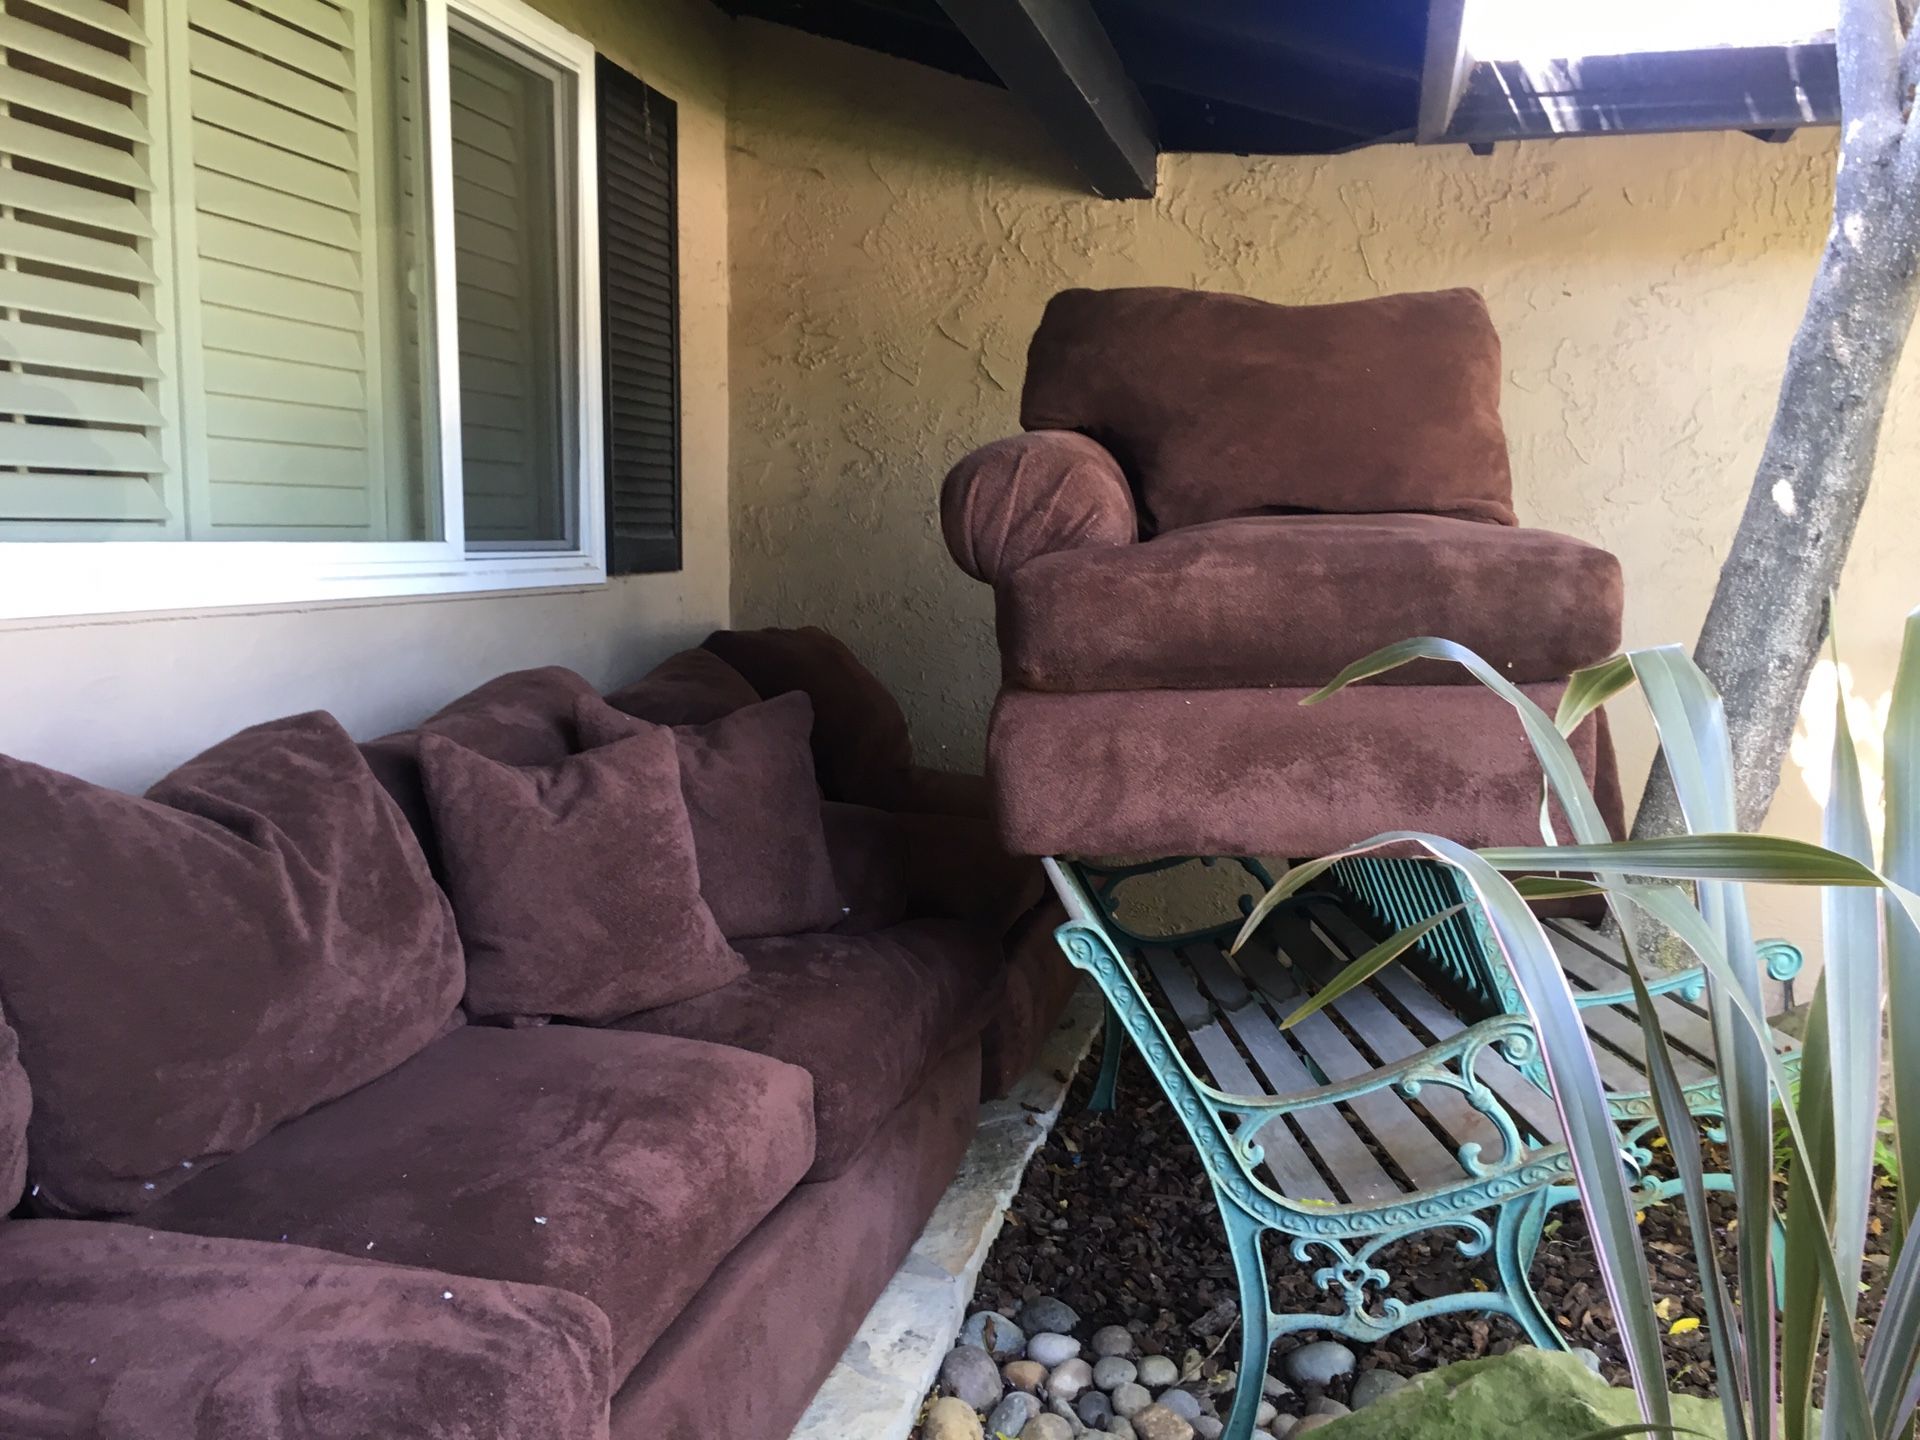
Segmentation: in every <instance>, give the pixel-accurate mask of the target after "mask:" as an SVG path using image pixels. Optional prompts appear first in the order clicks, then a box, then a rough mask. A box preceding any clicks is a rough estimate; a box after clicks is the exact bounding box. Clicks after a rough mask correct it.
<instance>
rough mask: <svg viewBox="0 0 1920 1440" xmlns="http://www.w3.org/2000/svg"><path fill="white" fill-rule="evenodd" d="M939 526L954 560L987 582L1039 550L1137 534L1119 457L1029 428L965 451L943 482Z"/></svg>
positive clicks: (1074, 437) (1115, 541)
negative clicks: (1021, 432)
mask: <svg viewBox="0 0 1920 1440" xmlns="http://www.w3.org/2000/svg"><path fill="white" fill-rule="evenodd" d="M940 525H941V529H942V530H943V531H944V532H945V533H946V537H947V549H948V550H949V551H950V552H951V553H952V555H953V559H954V563H955V564H956V565H958V566H959V567H960V568H961V569H962V570H964V571H966V572H967V574H969V575H971V576H973V578H974V579H976V580H984V581H986V582H988V583H989V584H997V583H998V582H1000V581H1002V580H1004V579H1006V578H1007V577H1008V576H1009V575H1011V574H1013V572H1014V571H1016V570H1018V569H1019V568H1020V567H1021V566H1022V565H1024V564H1026V563H1027V561H1029V560H1031V559H1033V558H1034V556H1036V555H1048V554H1051V553H1053V552H1054V551H1056V550H1077V549H1079V548H1081V547H1082V546H1088V545H1131V544H1132V543H1133V542H1134V541H1135V540H1137V539H1139V538H1140V519H1139V516H1138V514H1137V513H1136V512H1135V510H1134V505H1133V492H1132V490H1130V489H1129V488H1128V486H1127V477H1126V474H1125V472H1123V471H1122V470H1121V468H1120V462H1119V461H1117V460H1115V459H1114V458H1113V456H1112V455H1111V454H1110V453H1108V451H1107V450H1106V449H1105V448H1104V447H1103V446H1101V445H1100V444H1099V442H1098V441H1094V440H1089V439H1088V438H1087V437H1086V436H1084V435H1078V434H1075V433H1073V432H1072V431H1070V430H1033V431H1029V432H1028V433H1027V434H1025V435H1015V436H1012V437H1011V438H1009V439H1006V440H996V441H994V442H993V443H992V444H991V445H983V446H981V447H980V448H979V449H978V450H976V451H974V452H973V453H972V454H971V455H969V456H967V458H966V459H964V460H962V461H961V462H960V463H959V464H958V465H956V466H954V467H953V469H952V470H951V471H950V472H949V473H948V475H947V481H946V484H945V485H944V486H942V487H941V491H940Z"/></svg>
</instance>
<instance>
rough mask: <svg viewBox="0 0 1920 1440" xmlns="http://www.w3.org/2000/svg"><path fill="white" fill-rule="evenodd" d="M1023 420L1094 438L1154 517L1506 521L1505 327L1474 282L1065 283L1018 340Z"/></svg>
mask: <svg viewBox="0 0 1920 1440" xmlns="http://www.w3.org/2000/svg"><path fill="white" fill-rule="evenodd" d="M1020 423H1021V424H1022V425H1023V426H1025V427H1026V428H1027V429H1028V430H1078V431H1080V432H1081V433H1082V434H1084V435H1088V436H1091V437H1092V438H1093V439H1095V440H1097V441H1099V442H1100V443H1101V444H1102V445H1104V446H1105V447H1106V448H1107V449H1108V450H1110V451H1111V452H1112V453H1113V454H1114V456H1115V457H1116V458H1117V459H1118V460H1119V462H1120V464H1121V466H1122V467H1123V468H1124V469H1125V470H1126V472H1127V474H1128V476H1129V478H1130V479H1131V480H1132V481H1133V484H1134V486H1135V488H1136V489H1137V491H1138V494H1139V499H1140V501H1141V505H1142V508H1143V509H1144V510H1145V512H1146V516H1147V518H1148V519H1150V521H1151V523H1152V525H1153V527H1154V529H1155V531H1156V532H1164V531H1167V530H1177V529H1180V528H1181V527H1183V526H1187V525H1198V524H1202V523H1204V522H1205V521H1208V520H1221V519H1226V518H1227V517H1229V516H1235V515H1254V514H1262V513H1271V512H1285V511H1294V510H1308V511H1330V512H1338V513H1349V514H1351V513H1360V512H1370V511H1381V510H1400V511H1425V512H1429V513H1435V514H1446V515H1456V516H1460V517H1462V518H1466V519H1473V520H1488V521H1495V522H1497V523H1499V524H1503V525H1511V524H1513V523H1514V514H1513V484H1512V476H1511V474H1510V472H1509V470H1508V465H1507V443H1506V437H1505V434H1504V433H1503V432H1502V430H1501V428H1500V341H1499V337H1498V336H1497V335H1496V334H1495V333H1494V329H1493V322H1492V320H1491V318H1490V317H1489V316H1488V314H1487V306H1486V302H1485V301H1484V300H1482V299H1481V298H1480V296H1479V294H1478V293H1476V292H1475V291H1472V290H1440V291H1434V292H1431V293H1427V294H1415V295H1388V296H1382V297H1380V298H1378V299H1372V300H1356V301H1349V302H1346V303H1343V304H1335V305H1274V304H1269V303H1268V302H1266V301H1264V300H1255V299H1252V298H1251V297H1248V296H1244V295H1219V294H1208V293H1205V292H1202V291H1196V290H1179V289H1170V288H1159V287H1151V288H1140V289H1123V290H1065V291H1062V292H1061V293H1060V294H1058V295H1056V296H1054V297H1053V299H1052V300H1051V301H1050V302H1049V303H1048V305H1047V309H1046V314H1045V315H1044V316H1043V317H1042V319H1041V321H1040V329H1039V331H1038V332H1037V333H1036V334H1035V335H1034V337H1033V345H1032V347H1031V349H1030V350H1029V351H1028V354H1027V380H1026V389H1025V391H1024V393H1023V395H1022V397H1021V405H1020Z"/></svg>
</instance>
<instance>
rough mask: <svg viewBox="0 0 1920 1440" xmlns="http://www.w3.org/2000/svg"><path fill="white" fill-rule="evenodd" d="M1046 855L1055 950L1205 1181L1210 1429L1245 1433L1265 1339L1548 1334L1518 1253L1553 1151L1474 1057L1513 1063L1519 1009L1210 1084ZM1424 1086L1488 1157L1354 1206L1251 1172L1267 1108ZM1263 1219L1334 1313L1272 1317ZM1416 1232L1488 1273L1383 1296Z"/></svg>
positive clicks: (1567, 1170) (1520, 1041)
mask: <svg viewBox="0 0 1920 1440" xmlns="http://www.w3.org/2000/svg"><path fill="white" fill-rule="evenodd" d="M1168 863H1170V864H1171V863H1179V862H1168ZM1046 867H1047V872H1048V875H1049V877H1050V879H1051V880H1052V882H1053V884H1054V887H1055V889H1056V890H1057V891H1058V892H1059V895H1060V898H1061V900H1062V901H1063V902H1064V903H1065V905H1066V907H1067V912H1068V917H1069V918H1068V920H1067V923H1066V924H1064V925H1062V926H1061V927H1060V928H1059V929H1058V930H1057V931H1056V932H1055V933H1056V936H1057V938H1058V940H1059V942H1060V946H1061V948H1062V950H1063V951H1065V953H1066V956H1067V958H1068V959H1069V960H1070V961H1071V962H1072V963H1073V964H1074V965H1075V966H1076V967H1078V968H1079V969H1081V970H1084V971H1086V972H1087V973H1088V974H1089V975H1091V976H1092V977H1093V978H1094V980H1095V981H1096V983H1098V984H1099V986H1100V989H1101V991H1102V993H1103V995H1104V996H1105V997H1106V1000H1107V1003H1108V1006H1109V1007H1110V1008H1109V1015H1110V1017H1111V1022H1112V1025H1113V1026H1116V1027H1117V1028H1118V1029H1119V1030H1120V1031H1121V1032H1122V1033H1124V1034H1125V1036H1126V1037H1127V1039H1128V1040H1130V1041H1131V1042H1132V1043H1133V1045H1134V1046H1135V1047H1136V1048H1137V1049H1138V1050H1139V1051H1140V1054H1141V1056H1142V1057H1143V1058H1144V1059H1145V1061H1146V1064H1147V1067H1148V1069H1149V1070H1150V1071H1151V1072H1152V1074H1153V1077H1154V1079H1155V1081H1156V1082H1157V1083H1158V1084H1159V1086H1160V1088H1161V1090H1162V1091H1163V1093H1164V1094H1165V1095H1166V1097H1167V1099H1168V1101H1169V1103H1170V1104H1171V1105H1172V1107H1173V1109H1174V1111H1175V1113H1176V1114H1178V1115H1179V1117H1180V1120H1181V1123H1182V1125H1183V1126H1184V1127H1185V1129H1186V1132H1187V1134H1188V1136H1189V1137H1190V1138H1191V1140H1192V1141H1193V1144H1194V1148H1195V1150H1196V1151H1197V1152H1198V1153H1199V1156H1200V1161H1201V1165H1202V1167H1203V1168H1204V1170H1205V1172H1206V1175H1207V1180H1208V1182H1209V1184H1210V1186H1211V1187H1212V1191H1213V1196H1214V1202H1215V1205H1216V1207H1217V1208H1218V1210H1219V1213H1220V1218H1221V1223H1222V1225H1223V1227H1224V1229H1225V1232H1226V1239H1227V1245H1228V1249H1229V1251H1230V1253H1231V1254H1232V1257H1233V1262H1234V1270H1235V1274H1236V1277H1237V1280H1238V1286H1239V1299H1240V1324H1241V1336H1240V1339H1241V1346H1240V1352H1241V1353H1240V1368H1239V1371H1238V1374H1239V1377H1240V1384H1239V1386H1238V1388H1237V1390H1236V1393H1235V1396H1234V1403H1233V1408H1232V1410H1231V1412H1230V1414H1229V1416H1228V1419H1227V1426H1226V1430H1225V1432H1224V1433H1225V1440H1248V1437H1249V1436H1251V1435H1252V1433H1253V1426H1254V1419H1255V1417H1256V1414H1257V1412H1258V1409H1259V1404H1260V1399H1261V1385H1260V1377H1261V1376H1262V1375H1264V1373H1265V1371H1266V1366H1267V1363H1268V1351H1269V1348H1270V1347H1271V1345H1272V1342H1273V1341H1274V1340H1275V1339H1276V1338H1278V1337H1279V1336H1281V1335H1286V1334H1293V1333H1297V1332H1300V1331H1305V1330H1318V1331H1330V1332H1333V1333H1335V1334H1339V1335H1343V1336H1345V1337H1347V1338H1349V1339H1353V1340H1361V1341H1371V1340H1378V1339H1380V1338H1381V1337H1383V1336H1385V1335H1388V1334H1391V1333H1392V1332H1393V1331H1394V1330H1397V1329H1398V1328H1400V1327H1401V1326H1403V1325H1407V1324H1411V1323H1413V1322H1415V1321H1418V1320H1423V1319H1427V1318H1429V1317H1433V1316H1438V1315H1443V1314H1450V1313H1454V1312H1457V1311H1462V1310H1473V1311H1481V1312H1487V1313H1493V1314H1500V1315H1505V1316H1507V1317H1508V1318H1509V1319H1511V1320H1513V1321H1514V1322H1515V1323H1516V1324H1517V1325H1519V1326H1520V1327H1521V1328H1522V1329H1523V1330H1525V1332H1526V1333H1527V1335H1528V1338H1529V1339H1531V1340H1533V1342H1534V1343H1535V1344H1538V1345H1543V1346H1560V1345H1564V1343H1565V1342H1564V1341H1563V1340H1562V1339H1561V1337H1560V1335H1559V1332H1558V1331H1557V1330H1556V1329H1555V1328H1554V1327H1553V1325H1552V1323H1551V1322H1550V1320H1549V1319H1548V1317H1547V1316H1546V1314H1545V1312H1544V1311H1543V1310H1542V1309H1541V1307H1540V1305H1539V1303H1538V1301H1537V1300H1536V1299H1535V1298H1534V1295H1533V1292H1532V1289H1531V1287H1530V1285H1529V1282H1528V1278H1527V1264H1528V1262H1529V1261H1530V1260H1531V1258H1532V1255H1533V1251H1534V1248H1535V1246H1536V1245H1537V1244H1538V1242H1539V1238H1540V1232H1541V1222H1542V1216H1543V1214H1544V1211H1545V1206H1546V1202H1547V1199H1548V1195H1549V1192H1550V1191H1551V1190H1552V1188H1553V1187H1555V1186H1556V1185H1558V1186H1564V1185H1565V1184H1566V1183H1567V1182H1568V1179H1569V1177H1570V1175H1571V1173H1572V1169H1571V1165H1570V1163H1569V1161H1568V1158H1567V1155H1566V1152H1565V1150H1564V1149H1562V1148H1561V1147H1559V1146H1544V1147H1542V1146H1535V1145H1532V1144H1530V1143H1529V1142H1528V1141H1527V1140H1526V1139H1525V1138H1523V1135H1522V1131H1521V1129H1520V1126H1519V1124H1518V1123H1517V1122H1516V1121H1515V1119H1514V1118H1513V1117H1512V1116H1511V1115H1510V1114H1509V1113H1508V1111H1507V1110H1506V1108H1505V1106H1504V1105H1503V1104H1502V1103H1501V1101H1500V1100H1499V1099H1498V1097H1497V1096H1496V1095H1495V1093H1494V1092H1493V1090H1491V1089H1490V1088H1489V1087H1488V1086H1487V1085H1486V1084H1484V1083H1483V1082H1482V1080H1481V1079H1480V1077H1479V1076H1478V1075H1477V1074H1476V1068H1475V1067H1476V1064H1477V1062H1478V1060H1479V1059H1480V1057H1481V1056H1482V1055H1485V1054H1498V1055H1499V1056H1500V1057H1501V1058H1502V1059H1503V1060H1505V1061H1506V1062H1508V1063H1510V1064H1514V1065H1525V1064H1527V1063H1528V1062H1530V1061H1531V1060H1533V1059H1534V1058H1536V1055H1537V1049H1538V1047H1537V1043H1536V1041H1535V1039H1534V1034H1533V1030H1532V1027H1531V1024H1530V1023H1529V1022H1528V1021H1527V1020H1526V1019H1525V1017H1524V1016H1515V1015H1498V1016H1495V1017H1493V1018H1491V1019H1488V1020H1484V1021H1481V1022H1480V1023H1478V1024H1475V1025H1471V1026H1469V1027H1467V1028H1466V1029H1464V1030H1462V1031H1460V1032H1459V1033H1458V1034H1456V1035H1454V1036H1452V1037H1451V1038H1450V1039H1448V1040H1447V1041H1445V1042H1444V1043H1442V1044H1439V1045H1436V1046H1433V1047H1431V1048H1429V1049H1427V1050H1426V1051H1424V1052H1422V1053H1420V1054H1417V1055H1414V1056H1412V1057H1410V1058H1408V1059H1405V1060H1402V1061H1400V1062H1398V1063H1395V1064H1393V1065H1390V1066H1385V1067H1382V1068H1380V1069H1377V1070H1373V1071H1370V1072H1368V1073H1366V1074H1364V1075H1359V1076H1355V1077H1353V1078H1351V1079H1347V1080H1343V1081H1339V1082H1334V1083H1328V1084H1326V1085H1324V1086H1321V1087H1318V1088H1315V1089H1312V1090H1308V1091H1303V1092H1300V1093H1296V1094H1292V1095H1283V1096H1272V1095H1250V1094H1234V1093H1231V1092H1228V1091H1225V1090H1221V1089H1217V1088H1215V1087H1214V1086H1213V1085H1211V1084H1209V1083H1207V1082H1206V1081H1205V1080H1203V1079H1202V1078H1201V1077H1200V1076H1199V1075H1198V1074H1197V1073H1195V1071H1194V1070H1193V1069H1192V1068H1191V1067H1190V1066H1189V1065H1188V1063H1187V1061H1186V1059H1185V1058H1184V1057H1183V1056H1182V1054H1181V1052H1180V1049H1179V1047H1178V1046H1177V1045H1176V1044H1175V1043H1174V1040H1173V1037H1172V1036H1171V1035H1170V1034H1169V1033H1168V1031H1167V1029H1166V1027H1165V1026H1164V1024H1163V1023H1162V1021H1161V1019H1160V1016H1159V1015H1158V1014H1157V1013H1156V1012H1155V1009H1154V1007H1153V1005H1152V1004H1151V1003H1150V1002H1149V1000H1148V998H1147V995H1146V993H1145V992H1144V990H1143V989H1142V988H1141V981H1140V978H1139V977H1138V976H1137V975H1136V974H1135V973H1134V970H1133V967H1132V966H1130V965H1129V964H1128V963H1127V962H1126V960H1125V959H1124V958H1123V957H1122V954H1121V951H1120V949H1119V945H1118V943H1117V941H1116V934H1119V935H1122V936H1124V934H1125V932H1124V930H1123V929H1122V927H1120V926H1118V925H1117V924H1116V923H1115V922H1114V921H1113V919H1112V915H1111V910H1110V907H1109V906H1108V905H1107V904H1104V903H1102V900H1104V899H1106V898H1108V897H1101V899H1100V900H1097V899H1096V898H1095V896H1094V894H1093V893H1092V890H1091V887H1090V884H1089V882H1088V880H1087V878H1086V875H1085V874H1084V873H1083V872H1081V871H1080V870H1079V869H1078V868H1077V867H1073V866H1070V865H1067V864H1064V863H1062V862H1060V861H1057V860H1048V861H1047V862H1046ZM1093 873H1094V874H1100V873H1101V872H1093ZM1133 873H1139V872H1137V871H1136V872H1133ZM1204 933H1206V934H1209V935H1210V934H1212V933H1214V932H1204ZM1135 938H1139V939H1143V940H1148V941H1149V942H1150V943H1157V944H1166V943H1168V942H1167V941H1166V940H1164V939H1155V938H1153V937H1135ZM1192 938H1195V937H1174V940H1175V943H1178V941H1180V940H1181V939H1192ZM1111 1038H1112V1036H1111V1032H1110V1039H1111ZM1117 1051H1118V1046H1117V1045H1112V1046H1111V1047H1110V1053H1117ZM1429 1086H1431V1087H1440V1088H1445V1089H1448V1090H1451V1091H1453V1092H1457V1095H1458V1096H1459V1097H1462V1098H1464V1100H1465V1102H1466V1104H1468V1105H1470V1106H1471V1107H1472V1108H1473V1110H1475V1111H1478V1112H1479V1114H1480V1115H1481V1116H1482V1117H1484V1120H1485V1121H1486V1122H1487V1124H1488V1125H1490V1126H1491V1128H1492V1130H1493V1132H1494V1133H1495V1135H1496V1136H1497V1138H1498V1140H1499V1150H1500V1153H1498V1154H1497V1155H1493V1156H1486V1155H1483V1154H1482V1153H1481V1147H1480V1146H1479V1145H1478V1144H1472V1143H1470V1144H1465V1145H1462V1146H1461V1147H1460V1149H1459V1151H1458V1155H1457V1159H1458V1161H1459V1170H1460V1178H1459V1179H1458V1181H1456V1182H1454V1183H1450V1184H1447V1185H1442V1186H1438V1187H1434V1188H1428V1189H1421V1190H1410V1191H1408V1192H1406V1193H1400V1194H1394V1195H1391V1196H1389V1197H1386V1198H1383V1199H1379V1200H1375V1201H1371V1202H1367V1203H1337V1202H1335V1203H1330V1202H1324V1201H1323V1202H1318V1203H1312V1202H1308V1201H1305V1200H1301V1199H1290V1198H1288V1196H1286V1195H1285V1194H1283V1193H1281V1192H1280V1191H1279V1190H1278V1189H1276V1188H1274V1187H1273V1186H1270V1185H1269V1184H1268V1183H1266V1181H1265V1180H1263V1179H1262V1178H1261V1173H1260V1171H1261V1167H1262V1165H1263V1163H1264V1162H1265V1160H1266V1156H1265V1152H1264V1151H1263V1149H1262V1146H1261V1143H1260V1139H1259V1137H1260V1135H1261V1134H1262V1132H1264V1131H1265V1130H1266V1129H1267V1127H1268V1126H1269V1125H1271V1124H1274V1123H1275V1122H1282V1117H1284V1116H1288V1115H1295V1114H1298V1113H1299V1112H1304V1111H1307V1110H1310V1109H1312V1108H1314V1107H1318V1106H1338V1105H1344V1104H1350V1103H1352V1102H1354V1101H1356V1100H1363V1099H1364V1097H1366V1096H1367V1095H1369V1094H1370V1093H1372V1092H1374V1091H1378V1090H1385V1089H1389V1088H1390V1089H1392V1090H1394V1091H1396V1092H1397V1093H1398V1094H1399V1095H1401V1096H1403V1097H1405V1098H1407V1099H1413V1098H1415V1097H1417V1096H1418V1095H1419V1094H1420V1092H1421V1091H1422V1089H1423V1088H1425V1087H1429ZM1282 1123H1284V1122H1282ZM1488 1217H1491V1218H1488ZM1269 1231H1272V1232H1274V1233H1275V1234H1277V1235H1280V1236H1283V1237H1285V1239H1286V1242H1287V1243H1288V1246H1289V1250H1290V1253H1291V1254H1292V1256H1293V1258H1294V1259H1295V1260H1296V1261H1298V1262H1299V1263H1301V1264H1303V1265H1307V1266H1311V1267H1313V1270H1312V1274H1313V1279H1314V1282H1315V1285H1316V1286H1317V1288H1318V1289H1320V1290H1321V1291H1322V1292H1323V1293H1325V1294H1326V1295H1327V1296H1328V1297H1330V1298H1331V1299H1333V1300H1334V1301H1336V1302H1337V1303H1338V1309H1337V1310H1334V1311H1333V1312H1331V1313H1320V1312H1304V1313H1286V1314H1281V1313H1276V1312H1275V1311H1274V1310H1273V1309H1272V1306H1271V1302H1270V1298H1269V1295H1268V1290H1267V1269H1266V1261H1265V1258H1264V1256H1263V1253H1262V1248H1261V1247H1262V1240H1263V1237H1264V1236H1265V1235H1266V1233H1267V1232H1269ZM1423 1233H1435V1234H1445V1235H1448V1236H1450V1237H1451V1238H1452V1239H1453V1242H1454V1244H1455V1247H1456V1249H1457V1250H1458V1251H1459V1252H1460V1253H1461V1254H1462V1255H1464V1256H1467V1257H1469V1258H1475V1257H1480V1256H1485V1255H1488V1254H1489V1253H1491V1254H1492V1256H1493V1258H1494V1261H1495V1264H1496V1267H1497V1270H1498V1274H1499V1284H1498V1285H1497V1286H1496V1287H1494V1288H1492V1289H1489V1290H1462V1291H1458V1292H1454V1293H1450V1294H1444V1295H1437V1296H1428V1297H1425V1298H1422V1299H1419V1300H1416V1301H1406V1300H1402V1299H1399V1298H1397V1297H1393V1296H1390V1295H1388V1294H1387V1293H1386V1291H1387V1288H1388V1285H1389V1283H1390V1280H1391V1275H1390V1272H1389V1270H1388V1268H1387V1262H1386V1260H1385V1258H1384V1256H1383V1252H1384V1251H1385V1250H1386V1249H1387V1248H1388V1247H1389V1246H1391V1245H1393V1244H1395V1243H1397V1242H1399V1241H1403V1240H1406V1239H1408V1238H1409V1237H1412V1236H1415V1235H1419V1234H1423Z"/></svg>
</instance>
